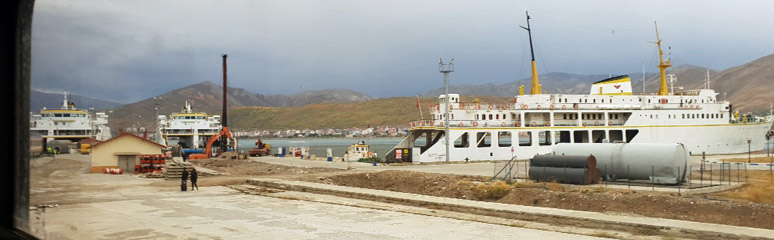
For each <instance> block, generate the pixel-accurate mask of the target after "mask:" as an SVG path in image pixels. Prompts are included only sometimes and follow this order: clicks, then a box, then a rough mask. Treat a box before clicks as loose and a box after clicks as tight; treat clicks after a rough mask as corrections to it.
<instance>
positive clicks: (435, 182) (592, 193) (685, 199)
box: [30, 155, 774, 229]
mask: <svg viewBox="0 0 774 240" xmlns="http://www.w3.org/2000/svg"><path fill="white" fill-rule="evenodd" d="M193 163H194V164H195V165H197V166H201V167H205V168H208V169H212V170H216V171H218V172H221V173H228V175H223V176H204V175H203V176H200V180H199V185H200V186H215V185H218V186H228V185H234V184H241V183H243V182H244V181H245V180H246V179H248V178H254V177H260V176H271V177H272V178H279V179H295V180H305V181H311V182H322V183H327V184H335V185H343V186H352V187H363V188H371V189H380V190H390V191H398V192H408V193H416V194H425V195H432V196H441V197H453V198H460V199H471V200H482V201H493V202H500V203H508V204H519V205H527V206H540V207H551V208H561V209H572V210H582V211H594V212H604V213H612V214H622V215H632V216H647V217H659V218H670V219H680V220H689V221H697V222H707V223H719V224H728V225H737V226H749V227H758V228H767V229H774V219H772V218H771V216H774V205H772V204H774V203H772V201H774V200H772V199H774V195H772V194H774V184H772V183H771V182H769V180H768V178H769V175H768V172H765V173H763V172H761V173H757V172H755V171H751V172H750V175H749V177H750V179H751V180H750V183H749V185H747V186H745V187H742V188H738V189H734V190H729V191H726V192H721V193H712V194H707V195H700V196H677V194H676V193H671V194H670V193H652V192H649V191H648V192H636V191H631V190H615V189H609V188H603V187H596V186H593V187H586V188H575V187H572V188H571V187H565V186H563V185H560V184H556V183H514V184H505V183H499V184H489V185H484V184H482V182H483V181H484V180H486V179H483V178H482V177H475V176H461V175H450V174H432V173H421V172H413V171H395V170H392V171H383V172H364V171H352V170H342V169H330V168H307V167H295V166H282V165H274V164H268V163H261V162H255V161H248V160H236V161H235V160H220V159H208V160H195V161H193ZM31 165H32V166H31V170H30V174H31V176H30V186H31V196H30V201H31V205H32V206H36V205H38V204H47V203H49V202H51V201H52V198H55V197H56V196H58V195H56V193H57V192H65V191H80V192H83V193H84V194H90V192H98V191H100V190H104V189H108V188H115V187H120V186H113V185H100V184H99V183H98V182H94V183H90V182H89V183H88V184H84V185H79V186H78V187H73V186H72V184H71V182H70V181H72V180H71V179H72V178H73V177H74V176H77V175H80V174H88V168H89V166H90V164H89V160H88V156H87V155H86V156H80V155H70V156H61V157H59V158H57V159H51V158H43V159H36V160H33V161H31ZM97 175H99V174H97ZM716 179H717V178H716ZM84 181H93V180H90V178H85V180H84ZM149 184H150V185H151V186H165V187H175V186H177V185H178V184H179V182H178V181H169V180H159V181H152V182H150V183H149ZM77 201H78V199H56V202H59V203H64V202H77ZM750 201H757V202H750ZM760 202H764V203H760ZM766 203H769V204H766Z"/></svg>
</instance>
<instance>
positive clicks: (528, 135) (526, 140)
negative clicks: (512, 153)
mask: <svg viewBox="0 0 774 240" xmlns="http://www.w3.org/2000/svg"><path fill="white" fill-rule="evenodd" d="M519 146H532V132H519Z"/></svg>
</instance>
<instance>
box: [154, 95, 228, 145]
mask: <svg viewBox="0 0 774 240" xmlns="http://www.w3.org/2000/svg"><path fill="white" fill-rule="evenodd" d="M157 123H158V132H159V133H161V137H159V138H158V139H157V142H158V143H159V144H161V145H165V146H169V145H175V144H180V145H181V146H183V148H188V149H202V148H204V145H205V144H206V143H207V140H209V138H210V137H212V136H213V135H215V134H218V132H220V129H221V125H220V115H213V116H207V114H206V113H202V112H199V113H197V112H194V111H193V110H192V108H191V104H189V103H188V101H186V102H185V106H184V107H183V110H182V111H181V112H179V113H173V114H171V115H170V116H169V118H167V116H165V115H158V117H157Z"/></svg>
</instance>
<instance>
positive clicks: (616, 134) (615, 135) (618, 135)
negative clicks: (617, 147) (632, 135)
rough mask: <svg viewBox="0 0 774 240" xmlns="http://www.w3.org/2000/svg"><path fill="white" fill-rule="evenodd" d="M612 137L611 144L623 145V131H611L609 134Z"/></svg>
mask: <svg viewBox="0 0 774 240" xmlns="http://www.w3.org/2000/svg"><path fill="white" fill-rule="evenodd" d="M608 134H609V135H610V142H611V143H622V142H623V140H624V139H623V131H621V130H610V131H609V132H608Z"/></svg>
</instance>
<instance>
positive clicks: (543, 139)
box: [538, 131, 551, 146]
mask: <svg viewBox="0 0 774 240" xmlns="http://www.w3.org/2000/svg"><path fill="white" fill-rule="evenodd" d="M538 144H539V145H540V146H550V145H551V132H550V131H540V132H538Z"/></svg>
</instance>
